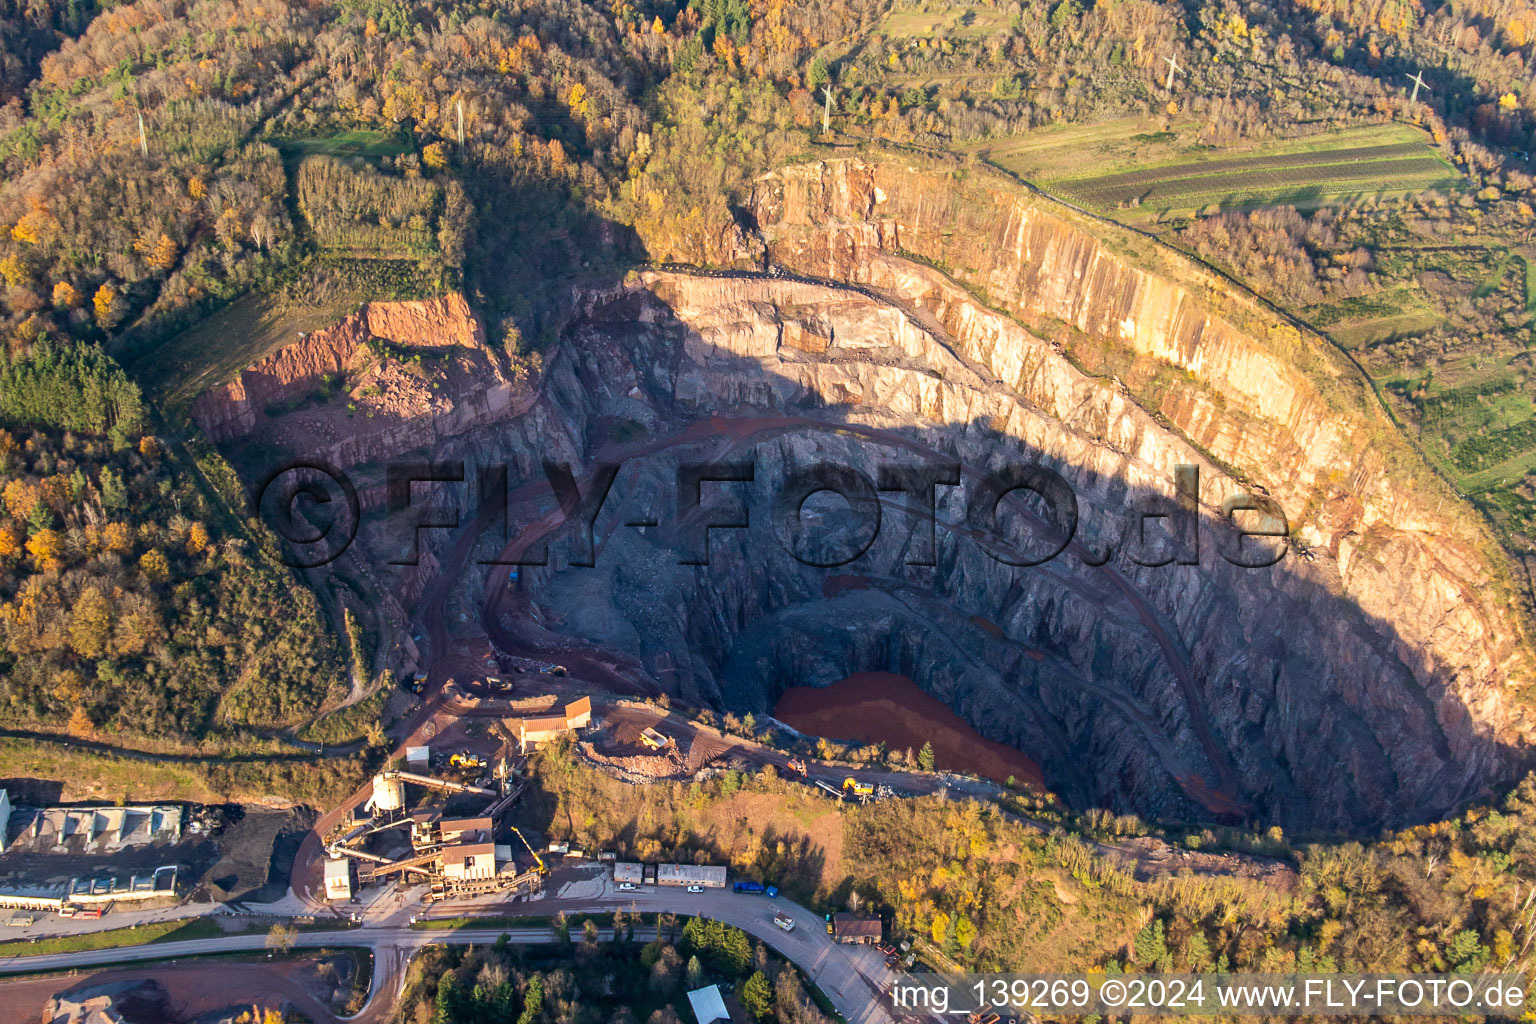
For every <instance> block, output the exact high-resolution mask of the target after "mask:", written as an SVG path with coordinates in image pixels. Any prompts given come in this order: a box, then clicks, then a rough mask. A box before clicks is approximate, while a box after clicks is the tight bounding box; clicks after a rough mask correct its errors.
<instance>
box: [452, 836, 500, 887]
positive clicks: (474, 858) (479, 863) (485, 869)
mask: <svg viewBox="0 0 1536 1024" xmlns="http://www.w3.org/2000/svg"><path fill="white" fill-rule="evenodd" d="M442 864H443V877H444V878H446V879H448V880H449V881H452V882H468V881H479V880H482V879H487V878H495V877H496V844H494V843H471V844H469V845H466V846H448V847H445V848H444V849H443V852H442Z"/></svg>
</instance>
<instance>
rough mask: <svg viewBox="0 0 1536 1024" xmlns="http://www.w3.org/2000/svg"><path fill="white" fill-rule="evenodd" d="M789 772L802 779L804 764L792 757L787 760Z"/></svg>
mask: <svg viewBox="0 0 1536 1024" xmlns="http://www.w3.org/2000/svg"><path fill="white" fill-rule="evenodd" d="M789 770H790V772H792V773H793V774H795V775H799V776H802V777H803V776H804V775H805V762H804V761H802V760H800V759H799V758H798V757H792V758H790V759H789Z"/></svg>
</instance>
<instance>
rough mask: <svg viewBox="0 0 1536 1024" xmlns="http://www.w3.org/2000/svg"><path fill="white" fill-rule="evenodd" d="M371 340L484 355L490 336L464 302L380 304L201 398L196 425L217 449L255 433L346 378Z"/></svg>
mask: <svg viewBox="0 0 1536 1024" xmlns="http://www.w3.org/2000/svg"><path fill="white" fill-rule="evenodd" d="M370 338H378V339H380V340H382V341H386V342H390V343H391V344H395V345H402V346H409V347H411V348H425V349H445V348H453V347H460V348H469V349H477V348H482V347H483V346H484V344H485V332H484V331H483V330H482V329H481V327H480V323H479V321H477V320H476V319H475V317H474V315H473V314H472V313H471V312H470V310H469V304H468V303H466V302H465V301H464V297H463V296H461V295H449V296H445V297H443V298H440V299H431V300H427V301H422V302H373V303H369V304H368V305H366V306H364V307H363V309H362V311H361V312H359V313H357V314H355V315H353V316H349V317H346V318H345V319H343V320H341V321H340V322H339V323H336V324H334V325H332V326H331V327H328V328H326V329H325V330H323V331H315V332H314V333H313V334H309V335H306V336H305V337H303V338H300V339H299V340H298V341H296V342H294V343H293V344H292V345H289V346H287V347H285V348H281V349H278V350H277V351H276V352H274V353H272V354H271V355H269V356H267V357H266V358H265V359H263V360H261V361H260V362H259V363H256V364H255V365H254V366H251V367H249V368H248V369H246V370H244V371H242V372H241V374H240V376H239V378H238V379H236V380H234V381H231V382H230V383H228V384H225V385H223V386H221V387H216V388H212V389H210V390H208V391H207V392H204V393H203V394H202V395H200V396H199V397H198V399H197V401H196V402H195V403H193V406H192V418H193V419H194V420H195V421H196V422H197V425H198V426H199V427H201V428H202V429H203V431H204V432H205V433H206V434H208V436H209V437H210V438H212V439H213V440H215V441H232V440H234V439H235V438H239V437H244V436H246V435H247V434H249V433H251V431H253V430H254V429H255V428H256V426H257V424H258V422H260V421H261V420H262V419H263V418H264V416H265V412H266V410H267V409H268V408H269V407H271V406H275V405H281V404H283V403H286V402H292V401H294V400H295V399H301V398H303V397H305V396H308V395H311V394H313V393H314V392H315V391H316V390H317V389H319V388H320V387H321V386H322V384H323V383H324V382H325V380H326V378H327V377H333V378H334V377H339V376H341V375H343V374H345V373H346V371H347V369H348V368H349V367H350V366H351V365H352V361H353V359H354V357H355V356H356V355H357V352H358V349H360V348H361V347H362V346H363V345H365V344H366V343H367V341H368V339H370Z"/></svg>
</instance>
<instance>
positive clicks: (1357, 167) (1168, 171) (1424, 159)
mask: <svg viewBox="0 0 1536 1024" xmlns="http://www.w3.org/2000/svg"><path fill="white" fill-rule="evenodd" d="M1456 180H1457V176H1456V173H1455V171H1454V170H1453V169H1452V168H1451V167H1450V166H1449V165H1447V164H1446V163H1445V162H1444V161H1443V160H1442V159H1440V157H1439V156H1437V155H1436V154H1435V153H1433V152H1432V151H1430V150H1428V149H1427V148H1426V147H1424V146H1423V145H1421V144H1418V143H1398V144H1393V145H1386V146H1364V147H1359V148H1355V149H1339V150H1322V151H1317V152H1309V153H1294V154H1286V155H1276V156H1263V157H1253V158H1250V159H1245V160H1244V159H1234V160H1216V161H1209V162H1202V163H1194V164H1177V165H1172V166H1166V167H1160V168H1149V169H1147V170H1141V171H1132V172H1128V173H1123V174H1113V175H1105V176H1102V177H1094V178H1080V179H1077V180H1075V181H1063V182H1058V183H1056V186H1055V188H1056V190H1057V191H1060V192H1062V193H1063V194H1065V195H1067V196H1069V197H1071V198H1073V199H1075V200H1076V201H1078V202H1080V203H1082V204H1083V205H1085V206H1097V207H1114V206H1118V205H1121V204H1124V203H1128V202H1131V201H1132V200H1139V201H1140V202H1141V203H1143V204H1150V205H1154V206H1160V207H1170V206H1198V205H1205V204H1206V203H1220V202H1227V201H1231V200H1233V199H1236V200H1239V201H1248V202H1253V201H1260V200H1270V201H1281V200H1283V199H1284V198H1285V197H1286V196H1288V195H1295V196H1297V197H1307V196H1320V195H1338V194H1346V193H1354V192H1388V191H1398V190H1410V189H1419V188H1429V187H1434V186H1437V185H1446V184H1450V183H1453V182H1454V181H1456Z"/></svg>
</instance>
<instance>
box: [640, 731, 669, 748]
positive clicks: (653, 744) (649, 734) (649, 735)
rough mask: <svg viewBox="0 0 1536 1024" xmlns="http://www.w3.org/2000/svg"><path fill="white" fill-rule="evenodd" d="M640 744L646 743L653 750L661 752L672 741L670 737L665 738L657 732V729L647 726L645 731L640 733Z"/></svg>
mask: <svg viewBox="0 0 1536 1024" xmlns="http://www.w3.org/2000/svg"><path fill="white" fill-rule="evenodd" d="M640 742H641V743H644V744H645V745H646V746H647V747H650V748H651V749H652V750H660V749H661V748H662V747H665V746H666V745H667V744H668V743H671V742H672V740H671V738H670V737H668V736H663V735H662V734H661V733H659V732H657V731H656V730H655V729H652V728H651V727H650V726H646V727H645V730H644V731H643V732H642V733H640Z"/></svg>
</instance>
